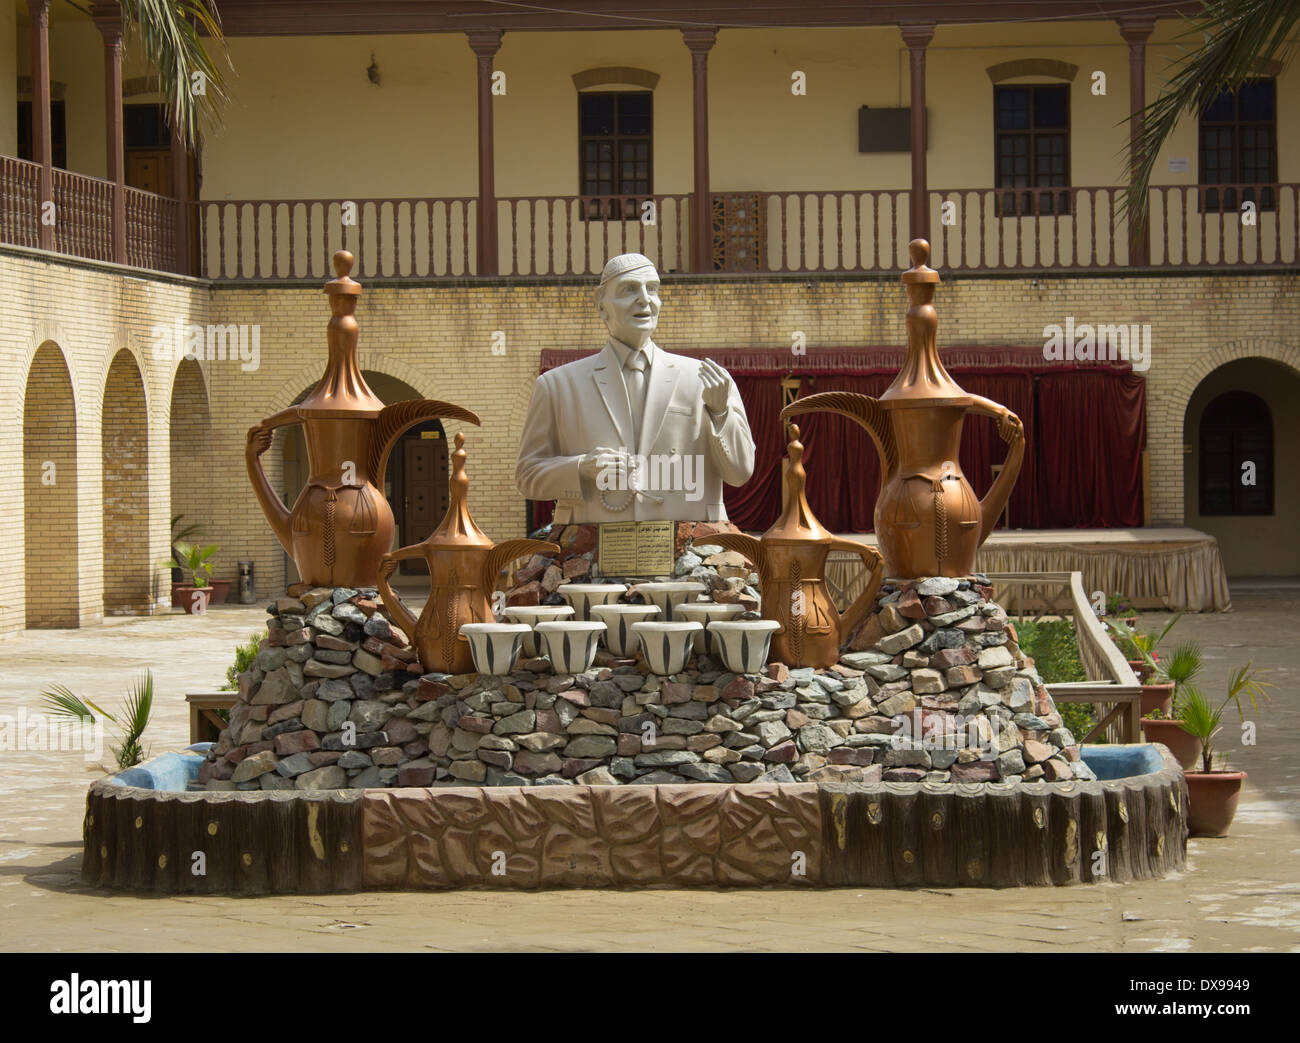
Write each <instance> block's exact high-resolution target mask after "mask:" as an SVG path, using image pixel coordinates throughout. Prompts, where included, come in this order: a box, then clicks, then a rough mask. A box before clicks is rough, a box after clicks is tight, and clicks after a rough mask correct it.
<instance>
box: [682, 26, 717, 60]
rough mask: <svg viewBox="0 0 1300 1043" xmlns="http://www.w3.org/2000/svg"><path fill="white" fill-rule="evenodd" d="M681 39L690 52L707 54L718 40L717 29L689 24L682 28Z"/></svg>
mask: <svg viewBox="0 0 1300 1043" xmlns="http://www.w3.org/2000/svg"><path fill="white" fill-rule="evenodd" d="M682 39H683V40H684V41H686V46H687V48H688V49H689V50H690V52H691V54H697V55H698V54H708V53H709V51H710V50H712V49H713V45H714V44H715V43H716V42H717V40H718V30H717V29H716V28H712V27H709V26H691V27H690V28H684V29H682Z"/></svg>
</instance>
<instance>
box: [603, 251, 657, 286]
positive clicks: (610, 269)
mask: <svg viewBox="0 0 1300 1043" xmlns="http://www.w3.org/2000/svg"><path fill="white" fill-rule="evenodd" d="M654 266H655V263H654V261H652V260H650V258H649V257H647V256H646V255H645V254H619V255H618V256H617V257H611V258H610V259H609V260H608V261H607V262H606V263H605V270H604V271H603V272H601V273H600V285H601V286H604V285H605V283H607V282H609V280H610V279H615V278H617V277H618V276H620V275H624V274H626V273H627V272H635V271H636V270H638V269H639V268H653V267H654Z"/></svg>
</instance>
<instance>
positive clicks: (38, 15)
mask: <svg viewBox="0 0 1300 1043" xmlns="http://www.w3.org/2000/svg"><path fill="white" fill-rule="evenodd" d="M27 15H28V17H29V18H31V20H32V21H33V22H37V21H40V22H45V23H46V24H48V23H49V19H50V0H27Z"/></svg>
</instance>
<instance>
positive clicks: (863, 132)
mask: <svg viewBox="0 0 1300 1043" xmlns="http://www.w3.org/2000/svg"><path fill="white" fill-rule="evenodd" d="M926 137H929V122H928V121H927V122H926ZM926 144H927V146H928V144H929V142H927V143H926ZM858 151H859V152H911V151H912V109H911V107H910V106H908V107H907V108H901V109H880V108H876V109H873V108H871V107H870V106H868V105H863V106H862V108H860V109H858Z"/></svg>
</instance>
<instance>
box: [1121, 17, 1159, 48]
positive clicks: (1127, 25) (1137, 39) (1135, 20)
mask: <svg viewBox="0 0 1300 1043" xmlns="http://www.w3.org/2000/svg"><path fill="white" fill-rule="evenodd" d="M1116 22H1117V23H1118V24H1119V34H1120V36H1122V37H1123V38H1124V42H1125V43H1127V44H1128V45H1129V46H1132V45H1133V44H1135V43H1136V44H1141V43H1146V42H1147V39H1148V38H1149V37H1150V36H1151V32H1152V30H1153V29H1155V27H1156V20H1155V19H1154V18H1149V17H1144V16H1142V15H1125V16H1123V17H1122V18H1117V19H1116Z"/></svg>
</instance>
